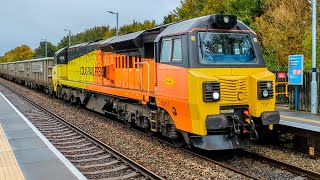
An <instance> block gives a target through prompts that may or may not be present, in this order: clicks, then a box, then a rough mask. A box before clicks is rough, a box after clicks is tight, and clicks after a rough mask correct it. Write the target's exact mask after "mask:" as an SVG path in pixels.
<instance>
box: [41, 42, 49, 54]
mask: <svg viewBox="0 0 320 180" xmlns="http://www.w3.org/2000/svg"><path fill="white" fill-rule="evenodd" d="M41 40H42V41H44V42H45V55H46V57H48V45H47V43H48V41H47V39H41Z"/></svg>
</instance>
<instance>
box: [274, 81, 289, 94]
mask: <svg viewBox="0 0 320 180" xmlns="http://www.w3.org/2000/svg"><path fill="white" fill-rule="evenodd" d="M278 85H286V91H285V92H276V95H279V94H284V95H286V97H289V88H288V87H289V83H288V82H276V86H278Z"/></svg>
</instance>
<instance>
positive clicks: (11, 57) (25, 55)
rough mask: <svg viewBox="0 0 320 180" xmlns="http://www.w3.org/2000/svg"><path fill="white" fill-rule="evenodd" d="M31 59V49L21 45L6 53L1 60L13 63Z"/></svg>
mask: <svg viewBox="0 0 320 180" xmlns="http://www.w3.org/2000/svg"><path fill="white" fill-rule="evenodd" d="M32 57H33V51H32V49H31V48H30V47H29V46H27V45H21V46H18V47H16V48H14V49H12V50H10V51H8V52H6V53H5V54H4V58H2V60H3V61H4V62H13V61H20V60H27V59H32Z"/></svg>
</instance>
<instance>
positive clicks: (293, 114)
mask: <svg viewBox="0 0 320 180" xmlns="http://www.w3.org/2000/svg"><path fill="white" fill-rule="evenodd" d="M276 110H277V111H279V112H280V124H282V125H286V126H290V127H295V128H300V129H305V130H310V131H315V132H320V114H311V113H310V112H305V111H295V110H290V109H289V108H288V107H286V106H277V107H276Z"/></svg>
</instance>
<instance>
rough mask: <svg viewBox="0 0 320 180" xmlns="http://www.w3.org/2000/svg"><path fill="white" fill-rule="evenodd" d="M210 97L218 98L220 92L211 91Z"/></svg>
mask: <svg viewBox="0 0 320 180" xmlns="http://www.w3.org/2000/svg"><path fill="white" fill-rule="evenodd" d="M212 98H213V99H214V100H218V99H219V98H220V94H219V93H218V92H214V93H212Z"/></svg>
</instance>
